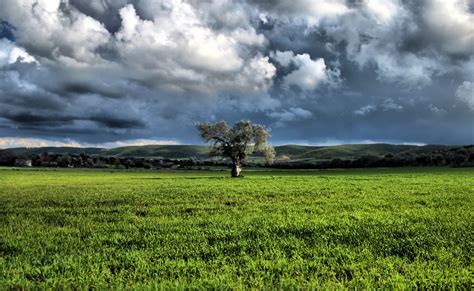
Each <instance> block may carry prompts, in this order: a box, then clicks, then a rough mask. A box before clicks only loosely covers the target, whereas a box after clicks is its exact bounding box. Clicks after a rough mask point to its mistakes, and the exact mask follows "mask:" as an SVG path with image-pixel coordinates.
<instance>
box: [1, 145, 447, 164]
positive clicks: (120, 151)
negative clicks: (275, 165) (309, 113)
mask: <svg viewBox="0 0 474 291" xmlns="http://www.w3.org/2000/svg"><path fill="white" fill-rule="evenodd" d="M452 147H453V146H445V145H426V146H414V145H393V144H346V145H336V146H302V145H282V146H277V147H275V150H276V155H277V159H289V160H301V161H310V160H324V159H333V158H341V159H356V158H359V157H362V156H385V155H387V154H392V155H401V154H422V153H431V152H433V151H436V150H443V149H450V148H452ZM209 150H210V148H209V147H208V146H205V145H147V146H127V147H118V148H112V149H106V148H74V147H40V148H12V149H4V150H0V154H1V153H2V152H3V153H6V152H10V153H13V154H15V155H24V156H31V155H34V154H42V153H53V154H81V153H83V154H87V155H100V156H113V157H145V158H167V159H186V158H196V159H205V158H208V157H209Z"/></svg>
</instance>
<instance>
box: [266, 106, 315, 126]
mask: <svg viewBox="0 0 474 291" xmlns="http://www.w3.org/2000/svg"><path fill="white" fill-rule="evenodd" d="M267 115H268V116H270V117H271V118H274V119H277V120H278V122H280V123H285V122H291V121H296V120H303V119H309V118H311V117H312V116H313V113H312V112H311V111H308V110H306V109H303V108H299V107H291V108H289V109H285V110H283V111H276V112H270V113H268V114H267Z"/></svg>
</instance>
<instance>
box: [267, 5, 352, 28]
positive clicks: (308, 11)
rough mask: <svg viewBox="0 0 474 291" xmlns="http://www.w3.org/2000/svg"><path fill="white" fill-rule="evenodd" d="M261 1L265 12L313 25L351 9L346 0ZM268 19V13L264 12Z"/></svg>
mask: <svg viewBox="0 0 474 291" xmlns="http://www.w3.org/2000/svg"><path fill="white" fill-rule="evenodd" d="M262 2H263V3H259V4H260V5H261V6H262V8H263V9H264V11H265V12H267V13H268V14H270V15H271V16H274V17H279V18H281V19H282V18H288V17H289V18H290V19H289V20H296V21H304V22H306V23H308V24H309V25H311V26H315V25H319V24H320V22H322V21H324V20H332V19H334V18H337V17H338V16H341V15H344V14H347V13H349V12H350V9H349V8H348V7H347V6H346V3H345V1H344V0H311V1H308V0H294V1H287V0H277V1H270V2H268V1H267V2H268V3H265V2H264V1H262ZM263 15H264V16H265V19H266V14H263Z"/></svg>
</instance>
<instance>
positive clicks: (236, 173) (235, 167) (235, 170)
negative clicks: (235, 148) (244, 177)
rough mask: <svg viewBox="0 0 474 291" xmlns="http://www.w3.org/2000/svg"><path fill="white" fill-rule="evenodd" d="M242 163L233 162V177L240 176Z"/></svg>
mask: <svg viewBox="0 0 474 291" xmlns="http://www.w3.org/2000/svg"><path fill="white" fill-rule="evenodd" d="M240 171H241V169H240V163H239V162H233V163H232V171H231V172H230V174H231V177H232V178H238V177H240Z"/></svg>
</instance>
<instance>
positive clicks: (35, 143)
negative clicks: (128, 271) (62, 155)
mask: <svg viewBox="0 0 474 291" xmlns="http://www.w3.org/2000/svg"><path fill="white" fill-rule="evenodd" d="M79 146H81V145H80V144H79V143H77V142H75V141H71V140H65V141H51V140H47V139H41V138H19V137H1V138H0V148H18V147H27V148H34V147H79Z"/></svg>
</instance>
